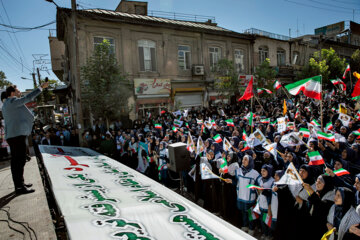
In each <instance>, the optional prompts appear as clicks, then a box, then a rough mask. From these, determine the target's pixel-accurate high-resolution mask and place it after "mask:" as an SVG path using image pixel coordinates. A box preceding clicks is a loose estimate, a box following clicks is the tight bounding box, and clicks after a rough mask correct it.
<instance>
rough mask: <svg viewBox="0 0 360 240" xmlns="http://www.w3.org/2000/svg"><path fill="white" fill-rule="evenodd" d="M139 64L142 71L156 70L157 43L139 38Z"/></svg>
mask: <svg viewBox="0 0 360 240" xmlns="http://www.w3.org/2000/svg"><path fill="white" fill-rule="evenodd" d="M138 49H139V65H140V71H141V72H155V71H156V58H155V53H156V44H155V42H154V41H151V40H139V41H138Z"/></svg>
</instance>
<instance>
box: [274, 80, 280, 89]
mask: <svg viewBox="0 0 360 240" xmlns="http://www.w3.org/2000/svg"><path fill="white" fill-rule="evenodd" d="M279 88H281V84H280V82H279V81H278V80H275V83H274V89H275V90H278V89H279Z"/></svg>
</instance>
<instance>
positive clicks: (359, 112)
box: [356, 110, 360, 120]
mask: <svg viewBox="0 0 360 240" xmlns="http://www.w3.org/2000/svg"><path fill="white" fill-rule="evenodd" d="M356 120H360V110H358V111H357V113H356Z"/></svg>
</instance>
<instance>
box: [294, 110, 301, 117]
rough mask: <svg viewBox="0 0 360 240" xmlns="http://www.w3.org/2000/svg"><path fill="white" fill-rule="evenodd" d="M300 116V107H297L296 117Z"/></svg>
mask: <svg viewBox="0 0 360 240" xmlns="http://www.w3.org/2000/svg"><path fill="white" fill-rule="evenodd" d="M299 116H300V111H299V109H296V113H295V118H298V117H299Z"/></svg>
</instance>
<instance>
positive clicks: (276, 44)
mask: <svg viewBox="0 0 360 240" xmlns="http://www.w3.org/2000/svg"><path fill="white" fill-rule="evenodd" d="M261 46H267V47H268V49H269V59H270V66H272V67H275V66H277V49H279V48H280V49H283V50H285V65H289V64H290V60H289V52H290V45H289V42H288V41H282V40H277V39H272V38H266V37H261V36H257V37H256V40H255V43H254V65H255V66H257V65H260V64H261V62H260V61H259V47H261Z"/></svg>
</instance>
